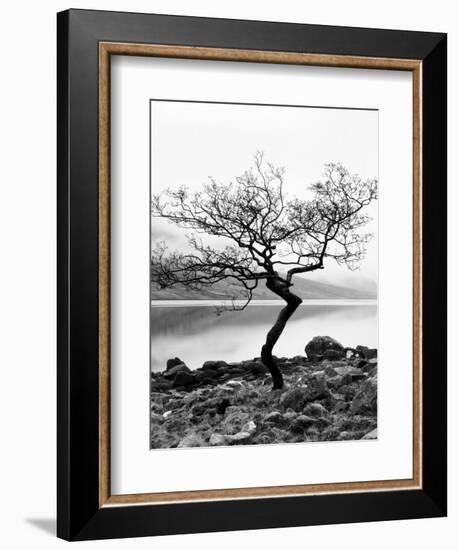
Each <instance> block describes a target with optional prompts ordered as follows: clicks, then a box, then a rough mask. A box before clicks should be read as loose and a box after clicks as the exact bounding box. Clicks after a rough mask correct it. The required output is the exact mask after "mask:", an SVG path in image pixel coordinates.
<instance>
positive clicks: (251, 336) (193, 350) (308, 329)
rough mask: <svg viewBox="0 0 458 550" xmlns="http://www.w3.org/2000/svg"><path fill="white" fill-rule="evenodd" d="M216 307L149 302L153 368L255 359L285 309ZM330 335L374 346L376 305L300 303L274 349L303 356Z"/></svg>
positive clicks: (280, 353) (367, 302) (266, 304)
mask: <svg viewBox="0 0 458 550" xmlns="http://www.w3.org/2000/svg"><path fill="white" fill-rule="evenodd" d="M217 303H218V304H219V303H220V302H211V301H205V302H203V301H201V302H189V301H188V302H178V301H173V302H166V303H165V302H153V303H152V307H151V369H152V370H153V371H162V370H164V369H165V366H166V362H167V359H169V358H170V357H175V356H178V357H180V358H181V359H182V360H183V361H184V362H185V363H186V364H187V365H188V367H189V368H191V369H196V368H198V367H200V366H202V363H203V362H204V361H207V360H223V361H227V362H231V361H242V360H246V359H252V358H253V357H259V355H260V351H261V347H262V345H263V343H264V340H265V337H266V334H267V331H268V330H269V329H270V327H271V326H272V325H273V323H274V322H275V319H276V317H277V315H278V313H279V311H280V309H281V308H282V307H283V305H282V303H276V302H274V301H266V300H265V301H263V302H262V303H259V302H252V303H251V304H250V305H249V306H248V307H247V308H246V309H245V310H244V311H225V312H223V313H222V314H221V315H219V316H218V315H216V313H215V305H216V304H217ZM323 335H327V336H332V337H333V338H335V339H336V340H338V341H339V342H340V343H341V344H342V345H343V346H351V347H355V346H357V345H358V344H361V345H364V346H369V347H377V338H378V326H377V305H376V301H374V300H360V301H344V300H339V301H338V302H335V301H332V300H320V301H318V300H310V301H304V302H303V303H302V304H301V306H300V307H299V308H298V309H297V311H296V312H295V313H294V315H293V316H292V317H291V319H290V320H289V322H288V324H287V325H286V328H285V330H284V332H283V334H282V335H281V337H280V339H279V341H278V343H277V345H276V346H275V348H274V353H275V355H277V356H279V357H282V356H284V357H293V356H294V355H304V347H305V345H306V344H307V342H308V341H309V340H311V339H312V338H313V337H314V336H323Z"/></svg>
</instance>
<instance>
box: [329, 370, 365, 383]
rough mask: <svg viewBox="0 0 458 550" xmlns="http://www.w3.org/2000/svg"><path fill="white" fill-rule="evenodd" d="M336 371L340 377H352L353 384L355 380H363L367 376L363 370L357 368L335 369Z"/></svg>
mask: <svg viewBox="0 0 458 550" xmlns="http://www.w3.org/2000/svg"><path fill="white" fill-rule="evenodd" d="M334 370H335V371H336V372H337V374H338V375H339V376H347V377H348V376H349V377H351V381H352V382H353V381H355V380H362V379H363V378H366V376H367V375H366V374H365V373H364V372H363V371H362V370H361V369H358V368H356V367H335V368H334ZM347 383H348V382H347Z"/></svg>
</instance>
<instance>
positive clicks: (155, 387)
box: [150, 379, 173, 392]
mask: <svg viewBox="0 0 458 550" xmlns="http://www.w3.org/2000/svg"><path fill="white" fill-rule="evenodd" d="M172 385H173V384H172V382H170V381H167V380H164V379H162V380H157V381H154V382H151V387H150V389H151V391H152V392H156V391H157V392H160V391H164V390H169V389H170V388H171V387H172Z"/></svg>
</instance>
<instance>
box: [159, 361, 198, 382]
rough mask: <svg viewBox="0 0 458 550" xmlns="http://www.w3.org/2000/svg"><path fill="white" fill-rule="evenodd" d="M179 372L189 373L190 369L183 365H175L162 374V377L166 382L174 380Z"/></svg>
mask: <svg viewBox="0 0 458 550" xmlns="http://www.w3.org/2000/svg"><path fill="white" fill-rule="evenodd" d="M179 372H191V369H190V368H188V367H187V366H186V365H185V364H184V363H181V364H179V365H175V366H174V367H172V368H170V369H168V370H166V371H165V372H164V374H163V377H164V378H165V379H166V380H172V379H173V378H175V376H176V375H177V374H178V373H179Z"/></svg>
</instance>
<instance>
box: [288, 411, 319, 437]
mask: <svg viewBox="0 0 458 550" xmlns="http://www.w3.org/2000/svg"><path fill="white" fill-rule="evenodd" d="M315 424H316V420H315V419H314V418H311V417H310V416H306V415H305V414H301V415H299V416H298V417H297V418H296V419H295V420H294V421H293V422H292V424H291V431H292V432H293V433H295V434H301V433H304V432H305V431H306V430H308V429H309V428H312V427H314V426H315Z"/></svg>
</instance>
